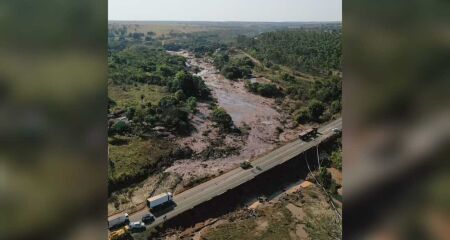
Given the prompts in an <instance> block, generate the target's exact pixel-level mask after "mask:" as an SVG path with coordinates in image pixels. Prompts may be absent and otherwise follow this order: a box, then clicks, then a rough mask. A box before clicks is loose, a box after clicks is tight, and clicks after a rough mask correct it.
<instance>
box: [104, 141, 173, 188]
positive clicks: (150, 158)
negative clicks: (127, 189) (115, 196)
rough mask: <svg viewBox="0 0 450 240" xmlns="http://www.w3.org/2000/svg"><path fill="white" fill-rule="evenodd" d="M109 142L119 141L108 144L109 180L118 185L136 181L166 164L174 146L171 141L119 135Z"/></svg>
mask: <svg viewBox="0 0 450 240" xmlns="http://www.w3.org/2000/svg"><path fill="white" fill-rule="evenodd" d="M110 142H116V143H120V144H117V145H113V144H109V159H110V162H111V163H110V164H111V165H110V168H109V180H110V182H111V183H112V184H113V185H114V184H116V185H119V186H120V185H124V184H125V185H129V184H131V183H135V182H138V181H139V180H142V179H143V178H145V177H147V176H148V174H150V173H151V172H152V171H156V170H157V169H158V168H159V167H160V166H161V165H164V164H166V163H165V161H167V157H168V156H169V155H170V153H171V152H172V150H173V148H174V144H173V143H171V142H169V141H166V140H162V139H157V138H151V139H148V140H143V139H139V138H137V137H133V138H131V137H120V138H119V140H117V139H111V140H110Z"/></svg>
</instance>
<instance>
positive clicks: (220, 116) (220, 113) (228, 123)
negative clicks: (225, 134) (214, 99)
mask: <svg viewBox="0 0 450 240" xmlns="http://www.w3.org/2000/svg"><path fill="white" fill-rule="evenodd" d="M212 120H213V121H214V122H216V123H217V124H218V125H219V127H220V128H221V129H223V130H230V129H231V127H232V126H233V120H232V118H231V116H230V115H229V114H228V113H227V112H226V111H225V109H223V108H221V107H217V108H215V109H214V110H213V112H212Z"/></svg>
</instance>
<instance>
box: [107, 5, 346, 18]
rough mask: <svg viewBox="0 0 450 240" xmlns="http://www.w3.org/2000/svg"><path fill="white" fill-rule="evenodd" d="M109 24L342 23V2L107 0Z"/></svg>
mask: <svg viewBox="0 0 450 240" xmlns="http://www.w3.org/2000/svg"><path fill="white" fill-rule="evenodd" d="M108 19H109V20H129V21H145V20H147V21H250V22H286V21H296V22H297V21H298V22H318V21H341V20H342V0H108Z"/></svg>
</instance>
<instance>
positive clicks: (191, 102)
mask: <svg viewBox="0 0 450 240" xmlns="http://www.w3.org/2000/svg"><path fill="white" fill-rule="evenodd" d="M186 106H187V107H188V108H189V110H191V112H193V113H194V112H196V110H197V98H195V97H189V98H188V99H187V100H186Z"/></svg>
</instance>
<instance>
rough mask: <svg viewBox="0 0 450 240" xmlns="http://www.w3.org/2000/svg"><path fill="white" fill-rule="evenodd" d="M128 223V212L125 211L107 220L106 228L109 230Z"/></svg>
mask: <svg viewBox="0 0 450 240" xmlns="http://www.w3.org/2000/svg"><path fill="white" fill-rule="evenodd" d="M128 223H130V220H129V218H128V214H127V213H125V214H124V215H122V216H119V217H116V218H113V219H111V220H109V221H108V228H109V229H110V230H113V229H117V228H120V227H123V226H125V225H127V224H128Z"/></svg>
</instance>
